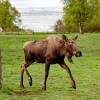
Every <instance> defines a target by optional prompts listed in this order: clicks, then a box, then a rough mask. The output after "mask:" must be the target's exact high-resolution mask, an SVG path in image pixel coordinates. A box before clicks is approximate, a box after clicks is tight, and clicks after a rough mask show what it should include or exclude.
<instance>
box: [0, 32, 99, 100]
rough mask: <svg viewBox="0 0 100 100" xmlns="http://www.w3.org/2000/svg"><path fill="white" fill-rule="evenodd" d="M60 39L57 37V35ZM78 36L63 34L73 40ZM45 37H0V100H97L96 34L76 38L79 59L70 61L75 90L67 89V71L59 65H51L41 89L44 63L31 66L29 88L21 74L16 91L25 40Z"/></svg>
mask: <svg viewBox="0 0 100 100" xmlns="http://www.w3.org/2000/svg"><path fill="white" fill-rule="evenodd" d="M57 35H58V36H60V37H61V34H57ZM76 35H78V34H67V36H68V37H70V38H71V37H74V36H76ZM47 36H48V34H46V35H44V34H43V35H42V34H34V35H0V48H2V71H3V72H2V74H3V87H2V89H1V90H0V100H13V99H14V100H28V99H29V100H99V99H100V96H99V95H100V35H99V34H97V33H93V34H84V35H79V38H78V40H77V45H78V47H79V48H80V49H81V51H82V53H83V56H82V57H80V58H75V57H74V58H73V61H74V64H70V63H69V62H68V61H67V59H65V61H66V63H67V65H68V66H69V67H70V69H71V71H72V74H73V77H74V79H75V80H76V84H77V89H76V90H74V89H72V88H70V86H71V84H70V79H69V76H68V74H67V72H66V71H65V70H63V69H61V68H60V66H59V65H57V64H56V65H52V66H51V68H50V74H49V78H48V81H47V90H46V91H43V90H42V85H43V80H44V64H37V63H34V64H32V65H31V66H30V67H29V68H28V70H29V72H30V74H31V75H32V77H33V86H32V87H30V86H29V85H28V79H27V76H26V74H25V75H24V85H25V89H23V90H21V89H20V88H19V81H20V66H21V64H22V62H23V60H24V54H23V50H22V46H23V44H24V43H25V42H26V41H29V40H34V39H36V40H40V39H44V38H46V37H47Z"/></svg>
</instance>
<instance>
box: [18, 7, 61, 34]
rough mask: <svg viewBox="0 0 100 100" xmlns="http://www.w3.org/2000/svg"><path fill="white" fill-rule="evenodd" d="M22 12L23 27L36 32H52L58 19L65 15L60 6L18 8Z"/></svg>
mask: <svg viewBox="0 0 100 100" xmlns="http://www.w3.org/2000/svg"><path fill="white" fill-rule="evenodd" d="M18 11H19V12H20V13H21V19H22V27H23V28H25V29H31V30H32V31H34V32H52V31H54V25H55V23H56V21H57V20H59V19H61V18H62V16H63V13H62V12H63V11H62V8H60V7H52V8H51V7H33V8H18Z"/></svg>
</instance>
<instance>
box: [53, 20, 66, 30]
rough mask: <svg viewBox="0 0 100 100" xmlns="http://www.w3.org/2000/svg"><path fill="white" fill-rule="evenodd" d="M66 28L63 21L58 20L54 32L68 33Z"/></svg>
mask: <svg viewBox="0 0 100 100" xmlns="http://www.w3.org/2000/svg"><path fill="white" fill-rule="evenodd" d="M66 30H67V29H66V26H65V25H64V24H63V22H62V20H60V19H59V20H57V22H56V24H55V26H54V31H55V32H66Z"/></svg>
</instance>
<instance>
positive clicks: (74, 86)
mask: <svg viewBox="0 0 100 100" xmlns="http://www.w3.org/2000/svg"><path fill="white" fill-rule="evenodd" d="M60 66H61V67H62V68H64V69H65V70H66V71H67V72H68V74H69V76H70V79H71V82H72V87H73V88H74V89H76V84H75V81H74V78H73V76H72V74H71V71H70V69H69V67H68V66H67V65H66V64H65V62H63V63H60Z"/></svg>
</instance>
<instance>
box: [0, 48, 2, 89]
mask: <svg viewBox="0 0 100 100" xmlns="http://www.w3.org/2000/svg"><path fill="white" fill-rule="evenodd" d="M1 87H2V67H1V49H0V88H1Z"/></svg>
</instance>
